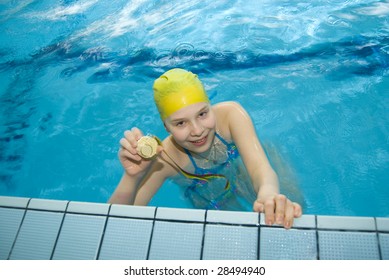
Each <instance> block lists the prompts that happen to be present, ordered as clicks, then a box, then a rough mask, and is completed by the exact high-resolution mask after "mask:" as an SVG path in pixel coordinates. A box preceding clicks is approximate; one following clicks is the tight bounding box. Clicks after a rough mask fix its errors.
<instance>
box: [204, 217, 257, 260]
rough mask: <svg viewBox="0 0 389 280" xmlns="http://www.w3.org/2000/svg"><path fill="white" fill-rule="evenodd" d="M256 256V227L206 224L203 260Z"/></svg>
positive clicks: (247, 258) (249, 258)
mask: <svg viewBox="0 0 389 280" xmlns="http://www.w3.org/2000/svg"><path fill="white" fill-rule="evenodd" d="M257 258H258V227H247V226H231V225H211V224H207V225H206V228H205V238H204V250H203V260H256V259H257Z"/></svg>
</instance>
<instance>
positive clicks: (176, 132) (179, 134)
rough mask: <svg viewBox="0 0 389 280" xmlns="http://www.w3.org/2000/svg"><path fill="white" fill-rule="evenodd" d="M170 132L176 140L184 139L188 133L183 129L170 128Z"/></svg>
mask: <svg viewBox="0 0 389 280" xmlns="http://www.w3.org/2000/svg"><path fill="white" fill-rule="evenodd" d="M170 133H171V134H172V135H173V137H174V139H176V141H177V142H180V141H185V140H186V138H187V137H188V133H187V132H186V130H185V129H171V131H170Z"/></svg>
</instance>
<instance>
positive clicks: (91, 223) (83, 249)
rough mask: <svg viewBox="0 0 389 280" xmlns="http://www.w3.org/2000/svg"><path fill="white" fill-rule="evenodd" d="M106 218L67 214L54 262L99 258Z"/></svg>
mask: <svg viewBox="0 0 389 280" xmlns="http://www.w3.org/2000/svg"><path fill="white" fill-rule="evenodd" d="M105 221H106V217H104V216H88V215H81V214H66V215H65V220H64V222H63V225H62V228H61V232H60V234H59V237H58V242H57V244H56V247H55V251H54V255H53V259H54V260H95V259H96V258H97V254H98V249H99V246H100V241H101V237H102V234H103V229H104V225H105Z"/></svg>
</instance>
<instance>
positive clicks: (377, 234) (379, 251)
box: [374, 217, 383, 260]
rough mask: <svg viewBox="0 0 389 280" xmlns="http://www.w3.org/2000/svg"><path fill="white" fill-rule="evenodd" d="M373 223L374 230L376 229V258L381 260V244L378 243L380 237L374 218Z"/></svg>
mask: <svg viewBox="0 0 389 280" xmlns="http://www.w3.org/2000/svg"><path fill="white" fill-rule="evenodd" d="M374 223H375V229H376V238H377V246H378V257H379V258H380V260H382V259H383V258H382V250H381V242H380V236H379V233H378V226H377V219H376V218H375V217H374Z"/></svg>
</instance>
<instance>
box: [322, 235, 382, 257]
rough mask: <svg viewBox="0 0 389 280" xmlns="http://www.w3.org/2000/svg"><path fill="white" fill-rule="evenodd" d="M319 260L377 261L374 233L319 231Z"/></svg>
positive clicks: (376, 244) (375, 236) (376, 243)
mask: <svg viewBox="0 0 389 280" xmlns="http://www.w3.org/2000/svg"><path fill="white" fill-rule="evenodd" d="M318 238H319V257H320V259H321V260H379V251H378V242H377V234H376V233H375V232H346V231H319V232H318Z"/></svg>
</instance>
